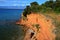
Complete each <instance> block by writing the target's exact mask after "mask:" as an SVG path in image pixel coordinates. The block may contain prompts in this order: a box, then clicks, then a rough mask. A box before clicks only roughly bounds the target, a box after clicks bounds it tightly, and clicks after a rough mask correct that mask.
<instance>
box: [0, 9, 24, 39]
mask: <svg viewBox="0 0 60 40" xmlns="http://www.w3.org/2000/svg"><path fill="white" fill-rule="evenodd" d="M22 12H23V9H0V40H22V39H23V38H22V36H24V32H23V31H22V28H21V27H20V25H17V24H16V23H15V21H16V20H19V19H20V17H21V14H22ZM7 21H9V22H8V23H7ZM11 21H14V22H12V23H10V22H11Z"/></svg>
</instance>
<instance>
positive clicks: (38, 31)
mask: <svg viewBox="0 0 60 40" xmlns="http://www.w3.org/2000/svg"><path fill="white" fill-rule="evenodd" d="M17 24H20V25H24V28H25V29H24V30H25V31H26V35H25V37H24V40H55V34H54V32H53V30H54V29H55V26H54V25H53V24H52V19H49V18H47V17H46V16H44V15H43V14H34V13H31V14H29V15H27V17H26V18H24V16H23V15H22V18H21V20H19V21H18V22H17Z"/></svg>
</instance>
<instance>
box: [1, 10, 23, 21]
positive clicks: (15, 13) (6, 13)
mask: <svg viewBox="0 0 60 40" xmlns="http://www.w3.org/2000/svg"><path fill="white" fill-rule="evenodd" d="M22 12H23V9H0V21H7V20H18V19H19V18H20V17H21V14H22Z"/></svg>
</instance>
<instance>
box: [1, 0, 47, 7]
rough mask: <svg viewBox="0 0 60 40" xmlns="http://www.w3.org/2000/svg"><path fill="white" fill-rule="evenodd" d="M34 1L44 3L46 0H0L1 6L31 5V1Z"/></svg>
mask: <svg viewBox="0 0 60 40" xmlns="http://www.w3.org/2000/svg"><path fill="white" fill-rule="evenodd" d="M34 1H36V2H38V3H39V4H42V3H44V2H45V1H46V0H0V6H26V5H30V3H31V2H34Z"/></svg>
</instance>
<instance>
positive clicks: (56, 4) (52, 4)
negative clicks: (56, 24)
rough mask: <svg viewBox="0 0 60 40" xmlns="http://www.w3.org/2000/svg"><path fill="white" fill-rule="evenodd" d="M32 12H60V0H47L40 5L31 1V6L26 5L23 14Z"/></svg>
mask: <svg viewBox="0 0 60 40" xmlns="http://www.w3.org/2000/svg"><path fill="white" fill-rule="evenodd" d="M31 12H34V13H36V12H43V13H45V12H55V13H60V1H46V2H45V3H43V4H41V5H39V4H38V3H37V2H32V3H30V6H26V8H25V9H24V12H23V15H24V16H25V17H26V15H27V14H30V13H31Z"/></svg>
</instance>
